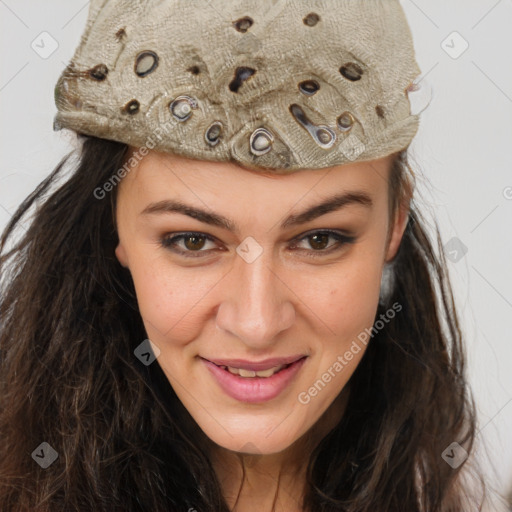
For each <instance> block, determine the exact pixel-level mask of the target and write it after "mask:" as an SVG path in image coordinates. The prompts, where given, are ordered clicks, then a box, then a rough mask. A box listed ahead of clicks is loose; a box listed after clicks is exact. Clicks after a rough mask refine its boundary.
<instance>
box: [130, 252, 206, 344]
mask: <svg viewBox="0 0 512 512" xmlns="http://www.w3.org/2000/svg"><path fill="white" fill-rule="evenodd" d="M131 261H132V263H131V265H130V271H131V274H132V278H133V282H134V286H135V291H136V295H137V302H138V306H139V311H140V314H141V316H142V319H143V321H144V324H145V327H146V331H147V334H148V336H149V338H150V339H152V340H154V341H155V342H157V343H158V340H159V339H160V340H162V341H163V340H164V338H166V339H167V340H169V339H173V341H175V342H176V343H179V344H185V343H187V342H188V341H189V340H191V339H194V338H195V337H196V336H197V335H198V332H199V331H200V329H201V318H202V317H203V316H204V315H205V312H204V309H202V308H201V302H203V303H204V299H205V297H206V296H207V294H208V291H209V290H211V289H212V288H213V287H214V285H215V283H216V280H215V279H213V276H212V275H210V273H206V272H205V273H202V274H201V273H198V272H197V269H193V268H189V269H187V268H180V269H176V270H175V271H171V272H170V271H169V268H170V265H169V262H168V261H165V258H164V257H160V258H144V257H139V258H136V260H135V262H133V260H131Z"/></svg>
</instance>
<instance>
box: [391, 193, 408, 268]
mask: <svg viewBox="0 0 512 512" xmlns="http://www.w3.org/2000/svg"><path fill="white" fill-rule="evenodd" d="M409 204H410V201H409V198H407V199H404V200H403V201H402V202H401V203H400V207H399V208H398V210H397V212H396V214H395V217H394V224H393V226H392V231H391V233H390V235H389V237H388V247H387V251H386V263H387V262H389V261H391V260H392V259H393V258H394V257H395V256H396V253H397V252H398V248H399V247H400V242H401V241H402V237H403V234H404V232H405V228H406V227H407V223H408V221H409Z"/></svg>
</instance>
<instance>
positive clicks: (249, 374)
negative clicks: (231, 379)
mask: <svg viewBox="0 0 512 512" xmlns="http://www.w3.org/2000/svg"><path fill="white" fill-rule="evenodd" d="M214 364H215V363H214ZM292 364H293V363H288V364H280V365H278V366H274V367H272V368H269V369H268V370H258V371H256V370H244V369H243V368H234V367H233V366H224V365H219V364H218V365H216V366H218V367H219V368H222V369H223V370H226V371H227V372H229V373H232V374H233V375H238V376H239V377H244V378H248V379H253V378H255V377H260V378H268V377H272V375H275V374H276V373H279V372H280V371H282V370H285V369H286V368H289V367H290V366H291V365H292Z"/></svg>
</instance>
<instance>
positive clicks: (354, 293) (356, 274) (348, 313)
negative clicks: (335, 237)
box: [304, 260, 380, 340]
mask: <svg viewBox="0 0 512 512" xmlns="http://www.w3.org/2000/svg"><path fill="white" fill-rule="evenodd" d="M322 281H323V285H322V286H320V285H317V286H311V282H310V284H309V286H308V287H305V288H304V290H305V291H306V293H307V295H306V298H305V300H304V302H305V303H306V304H307V303H309V304H310V305H311V309H312V310H313V311H314V312H315V313H316V314H317V315H318V317H319V320H321V321H322V323H324V324H325V325H327V326H329V328H330V334H331V335H332V336H333V337H334V338H335V339H337V340H348V339H349V338H350V339H351V337H353V336H357V334H358V333H359V332H361V331H362V330H364V329H365V328H366V327H369V326H371V325H372V324H373V321H374V319H375V314H376V311H377V307H378V301H379V290H380V267H379V266H378V262H377V261H376V260H375V261H368V263H364V261H363V260H360V261H353V262H351V263H350V265H346V266H343V267H339V268H338V269H335V268H334V267H333V270H332V272H331V273H330V274H329V275H328V276H326V279H322V280H320V282H322ZM317 283H318V281H317Z"/></svg>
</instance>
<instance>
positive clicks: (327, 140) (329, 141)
mask: <svg viewBox="0 0 512 512" xmlns="http://www.w3.org/2000/svg"><path fill="white" fill-rule="evenodd" d="M316 137H317V140H318V141H319V142H320V144H322V145H323V146H325V147H326V148H328V147H331V146H332V145H333V144H334V141H335V140H336V139H335V137H333V135H332V133H331V132H330V131H329V130H327V129H326V128H318V130H317V131H316Z"/></svg>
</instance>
